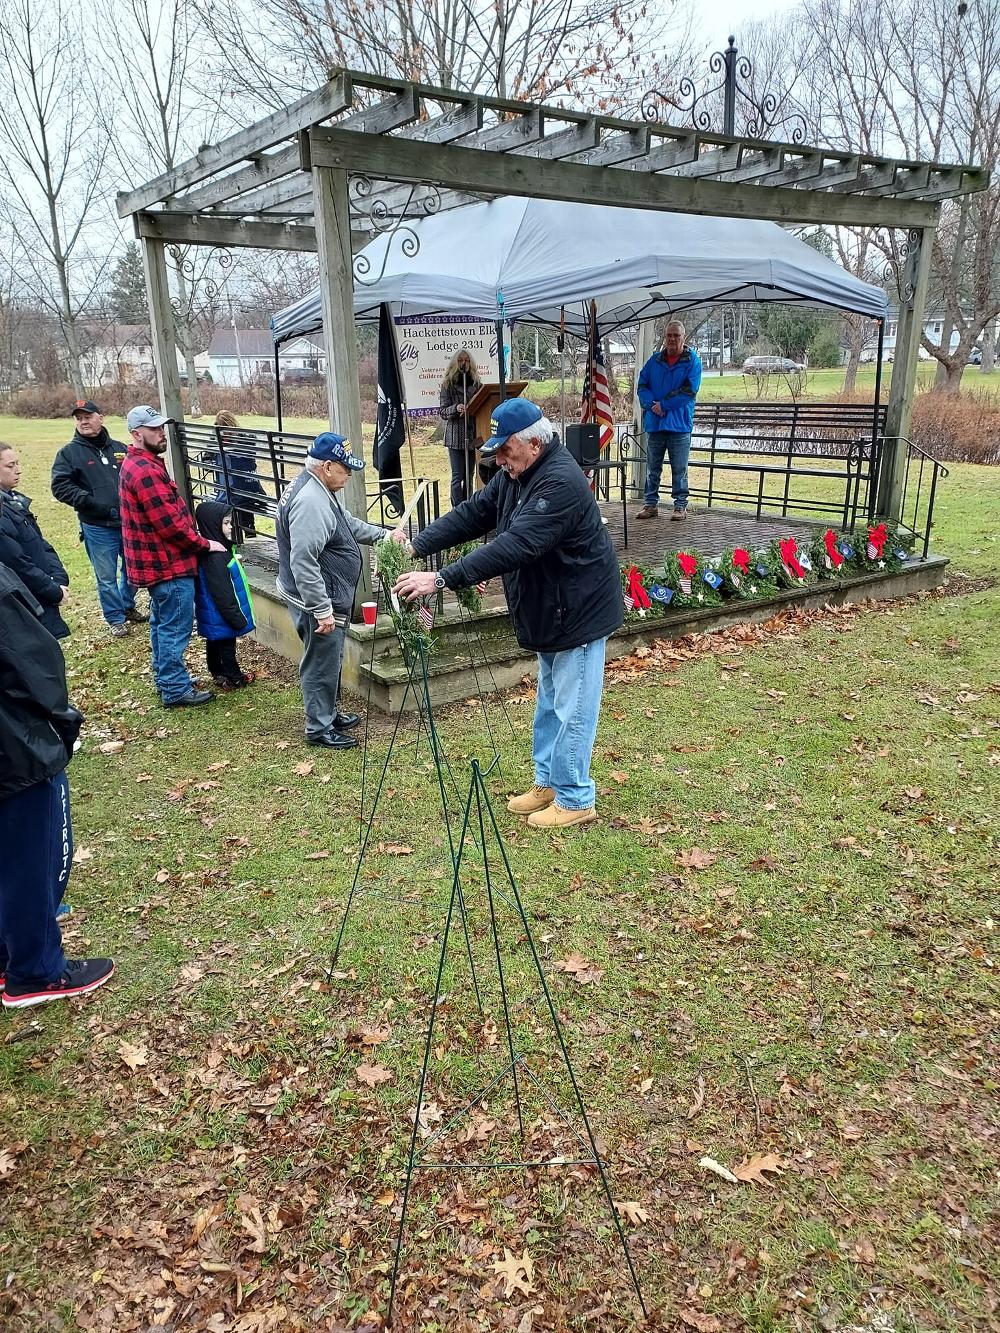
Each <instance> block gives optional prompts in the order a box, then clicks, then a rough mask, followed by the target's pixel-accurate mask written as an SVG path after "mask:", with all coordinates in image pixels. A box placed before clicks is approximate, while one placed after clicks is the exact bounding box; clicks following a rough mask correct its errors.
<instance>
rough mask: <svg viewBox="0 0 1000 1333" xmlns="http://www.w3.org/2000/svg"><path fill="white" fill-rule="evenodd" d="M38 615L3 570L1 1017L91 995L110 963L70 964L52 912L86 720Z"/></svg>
mask: <svg viewBox="0 0 1000 1333" xmlns="http://www.w3.org/2000/svg"><path fill="white" fill-rule="evenodd" d="M41 610H42V608H41V606H40V604H39V603H38V601H37V600H36V599H35V598H34V597H33V596H32V594H31V593H30V592H29V591H28V589H27V588H26V587H25V586H24V584H23V583H22V582H21V581H20V579H18V578H17V577H16V576H15V575H14V574H12V573H11V571H10V570H9V569H8V568H7V567H6V566H5V565H2V564H0V848H2V849H3V855H2V856H0V991H2V992H3V1006H4V1008H5V1009H22V1008H27V1007H28V1006H29V1005H36V1004H46V1003H47V1002H48V1001H50V1000H63V999H68V998H70V997H71V996H74V995H87V994H88V993H89V992H90V991H92V990H96V989H97V987H98V986H102V985H103V984H104V982H105V981H107V980H108V979H109V978H110V977H111V975H112V974H113V973H114V970H115V965H114V963H113V962H112V961H111V959H110V958H78V959H67V957H66V956H65V954H64V953H63V949H62V940H61V937H60V934H59V927H58V925H57V924H56V912H57V910H58V908H59V904H60V903H61V902H62V897H63V894H64V893H65V891H66V884H67V881H68V880H69V873H70V867H71V866H72V862H73V828H72V823H71V820H70V808H69V784H68V782H67V781H66V765H67V764H68V763H69V761H70V758H71V757H72V754H73V746H74V744H75V742H76V738H77V735H78V734H79V731H80V724H81V722H82V721H83V718H82V717H81V716H80V714H79V713H78V712H77V711H76V709H75V708H72V707H71V706H70V702H69V697H68V695H67V692H66V664H65V662H64V661H63V655H62V651H61V650H60V648H59V645H58V644H57V643H56V641H55V639H54V638H53V637H52V635H51V634H50V633H49V632H48V630H47V629H45V627H44V626H43V624H42V622H41Z"/></svg>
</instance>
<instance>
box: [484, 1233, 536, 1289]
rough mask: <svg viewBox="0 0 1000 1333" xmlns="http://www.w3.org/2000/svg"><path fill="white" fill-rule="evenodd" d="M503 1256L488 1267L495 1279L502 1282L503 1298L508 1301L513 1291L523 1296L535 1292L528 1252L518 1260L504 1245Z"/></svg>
mask: <svg viewBox="0 0 1000 1333" xmlns="http://www.w3.org/2000/svg"><path fill="white" fill-rule="evenodd" d="M503 1254H504V1257H503V1258H502V1259H494V1260H493V1261H492V1263H491V1265H490V1266H491V1268H492V1269H493V1271H494V1273H496V1275H497V1277H499V1278H501V1279H502V1280H503V1284H504V1291H503V1294H504V1296H506V1297H507V1298H508V1299H509V1298H510V1297H511V1296H513V1295H514V1292H515V1291H520V1292H523V1294H524V1295H525V1296H527V1295H529V1294H530V1293H531V1292H533V1291H534V1290H535V1286H534V1276H535V1269H534V1264H533V1263H532V1262H531V1256H530V1255H529V1254H528V1251H527V1250H525V1251H524V1253H523V1254H522V1255H521V1257H520V1259H518V1257H517V1256H516V1255H514V1254H512V1253H511V1252H510V1250H508V1249H507V1247H506V1245H505V1246H504V1251H503Z"/></svg>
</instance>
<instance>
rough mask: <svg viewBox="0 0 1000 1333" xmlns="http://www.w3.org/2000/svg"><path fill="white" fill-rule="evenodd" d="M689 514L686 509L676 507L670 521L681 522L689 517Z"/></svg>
mask: <svg viewBox="0 0 1000 1333" xmlns="http://www.w3.org/2000/svg"><path fill="white" fill-rule="evenodd" d="M687 516H688V511H687V510H686V509H675V510H674V512H673V513H672V514H671V515H670V521H671V523H680V522H681V520H682V519H685V518H687Z"/></svg>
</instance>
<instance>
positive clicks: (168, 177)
mask: <svg viewBox="0 0 1000 1333" xmlns="http://www.w3.org/2000/svg"><path fill="white" fill-rule="evenodd" d="M353 95H354V94H353V85H352V82H351V76H350V74H348V73H347V72H346V71H342V72H341V73H339V74H337V75H336V76H335V77H334V78H332V79H330V81H329V82H328V83H325V84H324V85H323V87H322V88H319V89H318V90H317V91H316V92H314V93H310V94H309V96H308V97H303V98H301V99H300V100H299V101H298V102H293V103H292V105H291V106H286V107H282V109H281V110H280V111H275V112H274V114H273V115H270V116H266V117H265V118H264V119H263V120H259V121H257V123H256V124H255V125H251V126H249V127H248V128H247V129H245V130H240V131H239V132H238V133H236V134H231V135H230V136H229V137H228V138H227V139H223V140H222V141H221V143H217V144H208V145H206V146H205V147H204V148H203V149H202V150H201V152H200V153H197V154H196V155H195V156H194V157H192V158H190V159H189V160H188V161H187V162H182V163H181V165H180V166H179V167H175V168H174V169H173V171H167V172H164V173H163V175H161V176H157V177H156V178H155V179H154V180H151V181H148V182H147V183H146V184H145V185H142V186H140V187H139V189H137V190H128V191H124V192H123V193H121V194H119V196H118V216H119V217H120V218H125V217H128V216H129V215H130V214H131V213H138V212H140V211H141V210H142V209H145V208H149V207H150V205H151V204H157V203H161V202H162V201H163V200H164V199H169V198H170V197H171V196H172V195H175V194H179V193H180V192H181V191H182V190H186V189H188V188H189V186H192V185H197V184H198V183H199V182H200V181H203V180H207V179H208V177H209V176H212V175H214V174H215V173H216V172H217V171H225V170H226V168H227V167H234V166H235V165H236V164H237V163H238V162H242V161H244V160H245V159H246V158H250V157H256V156H257V155H258V154H259V153H263V152H266V150H267V149H268V148H273V147H274V145H275V144H278V143H281V142H282V140H283V139H287V138H289V137H290V136H291V135H293V134H295V133H296V132H297V131H299V130H303V129H306V128H308V127H309V126H310V125H316V124H318V123H319V122H320V121H323V120H329V118H330V117H331V116H335V115H337V114H338V112H340V111H344V110H346V108H347V107H349V106H350V104H351V99H352V97H353Z"/></svg>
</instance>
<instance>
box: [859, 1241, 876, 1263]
mask: <svg viewBox="0 0 1000 1333" xmlns="http://www.w3.org/2000/svg"><path fill="white" fill-rule="evenodd" d="M854 1256H855V1258H856V1259H857V1261H858V1263H859V1264H874V1263H877V1262H878V1255H877V1254H876V1253H875V1246H874V1245H873V1244H872V1243H871V1241H870V1240H869V1238H868V1237H867V1236H859V1237H858V1239H857V1240H856V1241H855V1242H854Z"/></svg>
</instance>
